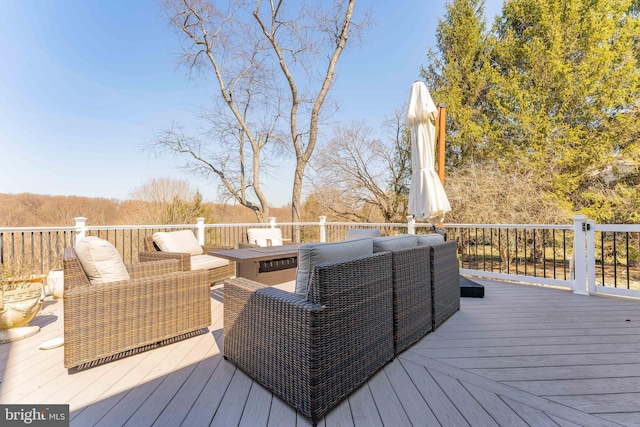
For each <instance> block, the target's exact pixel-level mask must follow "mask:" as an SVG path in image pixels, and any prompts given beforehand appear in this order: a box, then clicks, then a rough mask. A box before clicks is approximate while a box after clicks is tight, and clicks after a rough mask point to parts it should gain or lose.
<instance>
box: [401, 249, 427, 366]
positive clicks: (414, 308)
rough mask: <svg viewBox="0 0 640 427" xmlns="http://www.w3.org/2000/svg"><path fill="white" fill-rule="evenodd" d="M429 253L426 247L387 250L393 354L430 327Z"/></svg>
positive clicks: (423, 333)
mask: <svg viewBox="0 0 640 427" xmlns="http://www.w3.org/2000/svg"><path fill="white" fill-rule="evenodd" d="M430 253H431V249H430V247H429V246H417V247H414V248H408V249H401V250H397V251H393V252H391V255H392V260H393V341H394V346H395V354H396V355H397V354H400V353H401V352H402V351H404V350H405V349H407V348H408V347H410V346H411V345H412V344H414V343H415V342H416V341H418V340H419V339H420V338H422V337H423V336H425V335H426V334H428V333H429V332H431V330H432V329H431V328H432V312H431V304H432V302H431V276H430V274H431V267H430V263H429V259H430Z"/></svg>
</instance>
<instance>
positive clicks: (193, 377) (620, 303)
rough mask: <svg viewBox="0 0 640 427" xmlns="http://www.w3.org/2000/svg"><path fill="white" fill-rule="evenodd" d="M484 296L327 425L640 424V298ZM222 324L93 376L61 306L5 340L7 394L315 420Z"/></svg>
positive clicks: (104, 421)
mask: <svg viewBox="0 0 640 427" xmlns="http://www.w3.org/2000/svg"><path fill="white" fill-rule="evenodd" d="M482 284H483V285H485V297H484V298H463V299H462V301H461V310H460V311H459V312H458V313H456V314H455V315H454V316H452V317H451V318H450V319H449V320H448V321H446V322H445V323H444V324H443V325H442V326H440V328H438V330H437V331H435V332H432V333H430V334H428V335H427V336H426V337H425V338H423V339H422V340H420V341H419V342H417V343H416V344H415V345H414V346H412V347H411V348H409V349H407V350H406V351H405V352H403V353H402V354H401V355H400V356H399V357H398V358H396V359H395V360H393V361H392V362H390V363H389V364H387V365H386V366H385V367H384V368H383V369H382V370H380V372H378V373H377V374H376V375H375V376H373V377H372V378H371V379H370V380H369V381H368V382H366V383H365V384H364V385H363V386H362V387H360V388H359V389H358V390H356V391H355V392H354V393H352V394H351V396H350V397H349V398H348V399H346V400H344V401H343V402H342V403H340V404H339V405H338V406H337V407H336V408H335V409H334V410H333V411H331V412H329V414H328V415H327V416H326V417H325V418H324V419H322V420H320V422H319V425H320V426H367V427H368V426H382V425H398V426H401V425H414V426H431V425H452V426H464V425H471V426H481V427H484V426H488V425H499V426H518V425H535V426H541V427H546V426H549V427H554V426H561V427H575V426H619V425H626V426H640V407H639V406H638V405H637V402H638V401H640V330H638V328H637V327H636V325H637V324H638V322H640V301H638V300H633V299H624V298H613V297H600V296H598V297H586V296H581V295H574V294H572V293H571V292H569V291H565V290H559V289H552V288H544V287H540V286H526V285H515V284H506V283H501V282H497V281H482ZM223 300H224V295H223V290H222V289H221V288H220V287H216V288H214V289H213V290H212V298H211V304H212V323H211V326H210V327H209V332H208V333H206V334H202V335H198V336H196V337H192V338H189V339H186V340H183V341H180V342H176V343H172V344H169V345H166V346H163V347H159V348H156V349H153V350H150V351H146V352H142V353H138V354H135V355H132V356H129V357H126V358H123V359H120V360H117V361H113V362H110V363H106V364H103V365H98V366H95V367H92V368H88V369H85V370H82V371H76V370H66V369H64V367H63V366H62V359H63V355H64V350H63V348H62V347H61V348H57V349H52V350H38V348H37V347H38V345H39V344H40V343H41V342H43V341H45V340H48V339H51V338H54V337H58V336H62V333H63V329H62V301H60V300H50V299H49V298H47V300H45V304H44V307H43V310H42V312H41V313H40V314H39V315H38V316H37V317H36V318H35V319H34V321H33V324H37V325H39V326H40V327H41V331H40V332H39V333H38V334H36V335H34V336H32V337H29V338H26V339H23V340H20V341H16V342H14V343H10V344H3V345H0V381H1V383H0V403H28V404H34V403H51V404H53V403H68V404H69V405H70V411H71V424H72V425H74V426H75V425H77V426H81V427H84V426H94V425H97V426H110V427H111V426H120V425H131V426H134V425H135V426H145V425H151V424H153V425H156V426H171V427H173V426H185V427H187V426H188V427H191V426H201V425H222V426H238V425H246V426H254V425H268V426H310V425H311V423H310V421H309V420H308V419H306V418H305V417H303V416H302V415H301V414H299V413H297V412H296V411H295V410H293V409H292V408H291V407H290V406H289V405H288V404H286V403H285V402H283V401H282V400H281V399H280V398H278V397H277V396H273V395H272V394H271V393H270V392H269V391H268V390H266V389H265V388H264V387H262V386H261V385H259V384H257V383H256V382H254V381H253V380H252V379H251V378H249V377H248V376H247V375H246V374H245V373H243V372H242V371H240V370H238V369H236V368H235V366H234V365H233V364H231V363H229V362H227V361H226V360H224V358H223V357H222V353H221V351H222V347H223V319H222V315H223V309H224V306H223Z"/></svg>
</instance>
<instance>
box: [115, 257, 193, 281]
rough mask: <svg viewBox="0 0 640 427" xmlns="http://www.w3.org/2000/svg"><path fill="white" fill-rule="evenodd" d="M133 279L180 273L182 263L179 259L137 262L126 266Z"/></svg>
mask: <svg viewBox="0 0 640 427" xmlns="http://www.w3.org/2000/svg"><path fill="white" fill-rule="evenodd" d="M125 267H126V268H127V271H128V272H129V277H131V279H138V278H140V277H146V276H157V275H162V274H166V273H173V272H175V271H180V261H178V260H177V259H163V260H158V261H149V262H136V263H133V264H127V265H126V266H125Z"/></svg>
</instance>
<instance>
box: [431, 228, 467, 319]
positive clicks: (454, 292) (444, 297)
mask: <svg viewBox="0 0 640 427" xmlns="http://www.w3.org/2000/svg"><path fill="white" fill-rule="evenodd" d="M430 248H431V257H430V261H431V298H432V301H433V303H432V311H433V330H434V331H435V330H436V328H437V327H438V326H440V325H441V324H442V323H443V322H444V321H445V320H447V319H448V318H449V317H451V316H452V315H453V314H454V313H455V312H456V311H458V310H460V262H459V261H458V256H457V243H456V242H455V241H453V240H452V241H448V242H445V243H441V244H438V245H433V246H430Z"/></svg>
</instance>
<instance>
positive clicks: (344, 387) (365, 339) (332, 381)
mask: <svg viewBox="0 0 640 427" xmlns="http://www.w3.org/2000/svg"><path fill="white" fill-rule="evenodd" d="M392 286H393V285H392V279H391V254H390V253H389V252H381V253H377V254H374V255H370V256H366V257H363V258H358V259H354V260H350V261H345V262H340V263H333V264H324V265H320V266H316V267H315V268H314V270H313V273H312V278H311V283H310V288H309V297H308V299H306V300H305V298H304V297H302V296H299V295H295V294H292V293H288V292H285V291H282V290H280V289H276V288H272V287H269V286H265V285H262V284H259V283H256V282H252V281H250V280H247V279H230V280H227V281H225V286H224V293H225V295H224V356H225V358H227V359H228V360H229V361H231V362H233V363H234V364H235V365H236V366H238V367H239V368H240V369H242V370H243V371H244V372H246V373H247V374H248V375H249V376H251V377H252V378H254V379H255V380H256V381H258V382H259V383H260V384H262V385H264V386H265V387H266V388H267V389H269V390H271V391H272V392H273V393H275V394H276V395H278V396H280V397H281V398H282V399H283V400H285V401H286V402H288V403H289V404H290V405H291V406H293V407H294V408H296V409H297V410H298V411H300V412H301V413H302V414H304V415H305V416H307V417H309V418H310V419H311V420H312V421H317V420H318V419H319V418H321V417H322V416H323V415H324V414H325V413H326V412H327V411H329V410H330V409H331V408H333V407H334V406H335V405H337V404H338V403H339V402H340V401H342V400H343V399H345V398H346V397H347V396H348V395H349V394H350V393H351V392H352V391H353V390H355V389H356V388H358V387H359V386H360V385H361V384H363V383H364V382H365V381H366V380H367V379H368V378H369V377H370V376H371V375H373V374H374V373H375V372H376V371H378V370H379V369H380V368H381V367H382V366H384V365H385V364H386V363H387V362H389V361H391V360H392V359H393V323H392V322H391V319H392V318H393V294H392Z"/></svg>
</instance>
